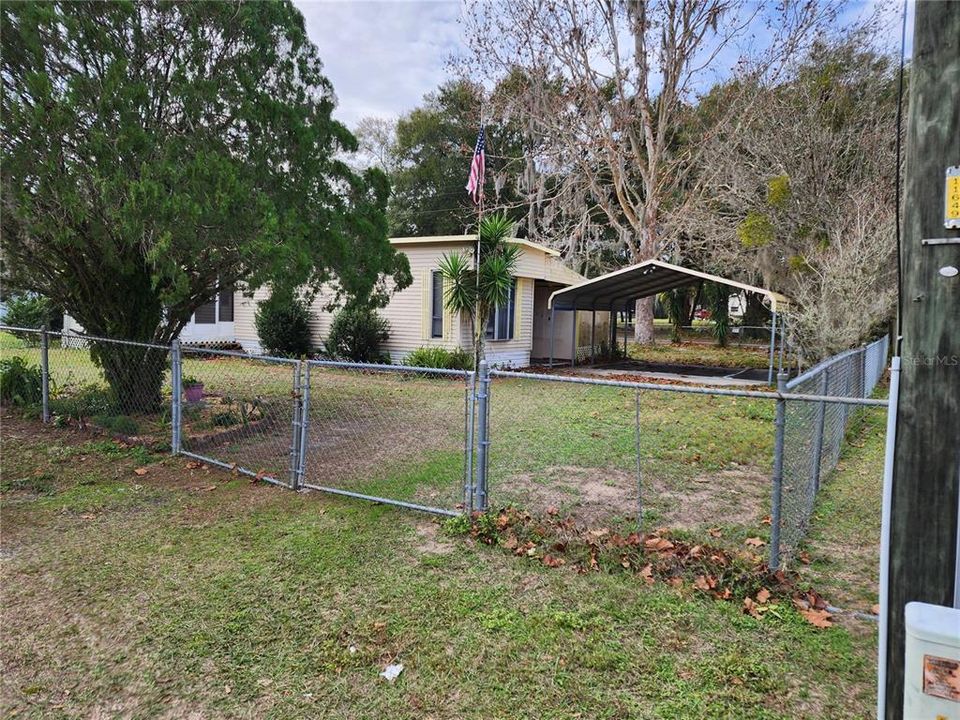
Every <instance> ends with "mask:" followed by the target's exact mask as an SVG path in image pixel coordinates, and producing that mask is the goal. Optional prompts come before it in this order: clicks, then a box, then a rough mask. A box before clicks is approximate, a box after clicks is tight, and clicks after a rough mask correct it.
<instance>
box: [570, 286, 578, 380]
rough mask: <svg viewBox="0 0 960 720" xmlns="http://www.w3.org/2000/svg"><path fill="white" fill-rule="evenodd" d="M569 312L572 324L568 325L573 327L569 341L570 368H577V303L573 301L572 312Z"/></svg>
mask: <svg viewBox="0 0 960 720" xmlns="http://www.w3.org/2000/svg"><path fill="white" fill-rule="evenodd" d="M570 312H572V313H573V322H572V323H570V324H571V325H572V326H573V335H572V339H571V343H570V346H571V350H570V367H576V366H577V303H576V300H574V303H573V310H571V311H570Z"/></svg>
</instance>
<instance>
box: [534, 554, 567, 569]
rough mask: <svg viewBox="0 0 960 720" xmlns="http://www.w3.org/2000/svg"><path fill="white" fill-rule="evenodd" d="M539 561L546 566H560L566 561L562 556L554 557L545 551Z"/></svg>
mask: <svg viewBox="0 0 960 720" xmlns="http://www.w3.org/2000/svg"><path fill="white" fill-rule="evenodd" d="M540 562H542V563H543V564H544V565H546V566H547V567H551V568H555V567H560V566H561V565H565V564H566V562H567V561H566V560H564V559H563V558H558V557H554V556H553V555H550V554H549V553H547V554H546V555H544V556H543V559H542V560H541V561H540Z"/></svg>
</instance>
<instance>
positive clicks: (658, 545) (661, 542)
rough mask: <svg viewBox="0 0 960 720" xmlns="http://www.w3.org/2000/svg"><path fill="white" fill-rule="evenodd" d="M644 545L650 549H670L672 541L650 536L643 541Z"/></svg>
mask: <svg viewBox="0 0 960 720" xmlns="http://www.w3.org/2000/svg"><path fill="white" fill-rule="evenodd" d="M644 547H646V548H648V549H650V550H657V551H663V550H671V549H672V548H673V543H672V542H670V541H669V540H667V539H665V538H660V537H652V538H647V541H646V542H645V543H644Z"/></svg>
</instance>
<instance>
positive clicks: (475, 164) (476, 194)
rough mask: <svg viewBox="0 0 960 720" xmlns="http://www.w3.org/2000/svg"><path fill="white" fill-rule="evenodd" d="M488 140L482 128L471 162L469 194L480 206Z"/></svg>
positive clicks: (481, 127) (468, 182)
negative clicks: (485, 148) (485, 150)
mask: <svg viewBox="0 0 960 720" xmlns="http://www.w3.org/2000/svg"><path fill="white" fill-rule="evenodd" d="M485 144H486V140H485V139H484V137H483V126H482V125H481V126H480V133H479V134H478V135H477V146H476V148H474V150H473V160H472V161H471V162H470V177H469V178H468V179H467V193H468V194H469V195H470V196H472V197H473V201H474V202H475V203H477V204H478V205H479V204H480V199H481V198H482V197H483V173H484V170H485V169H486V163H487V159H486V155H485V154H484V150H483V148H484V145H485Z"/></svg>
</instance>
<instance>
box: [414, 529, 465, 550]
mask: <svg viewBox="0 0 960 720" xmlns="http://www.w3.org/2000/svg"><path fill="white" fill-rule="evenodd" d="M416 531H417V539H416V541H415V542H414V544H413V549H414V550H415V551H416V552H417V553H419V554H421V555H446V554H448V553H451V552H453V550H454V549H455V545H454V544H453V542H451V541H450V540H449V539H448V538H445V537H443V536H442V535H440V526H439V525H438V524H437V523H436V522H431V521H426V522H421V523H419V524H418V525H417V527H416Z"/></svg>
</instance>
